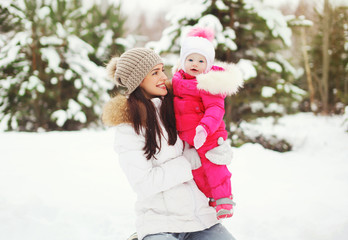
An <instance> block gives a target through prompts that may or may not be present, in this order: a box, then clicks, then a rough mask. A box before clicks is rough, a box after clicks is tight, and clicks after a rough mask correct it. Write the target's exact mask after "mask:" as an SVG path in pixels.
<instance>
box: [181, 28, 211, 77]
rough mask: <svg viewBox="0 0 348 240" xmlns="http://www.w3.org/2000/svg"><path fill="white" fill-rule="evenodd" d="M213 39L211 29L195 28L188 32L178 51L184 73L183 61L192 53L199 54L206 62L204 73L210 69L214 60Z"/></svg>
mask: <svg viewBox="0 0 348 240" xmlns="http://www.w3.org/2000/svg"><path fill="white" fill-rule="evenodd" d="M213 39H214V32H213V31H212V30H211V29H208V28H201V27H195V28H192V29H191V30H190V32H189V33H188V34H187V37H186V38H185V39H184V40H183V42H182V44H181V49H180V64H181V68H182V69H183V70H184V71H185V72H186V69H185V59H186V58H187V56H188V55H190V54H192V53H199V54H201V55H203V56H204V57H205V59H206V60H207V68H206V69H205V72H208V71H209V70H210V69H211V67H212V66H213V62H214V58H215V49H214V45H213V43H212V41H213Z"/></svg>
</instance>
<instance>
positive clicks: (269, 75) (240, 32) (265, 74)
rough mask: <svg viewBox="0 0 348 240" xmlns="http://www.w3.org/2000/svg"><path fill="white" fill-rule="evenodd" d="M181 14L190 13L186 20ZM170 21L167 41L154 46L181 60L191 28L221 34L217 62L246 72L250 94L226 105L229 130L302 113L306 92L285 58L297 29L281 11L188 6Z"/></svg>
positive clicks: (222, 1)
mask: <svg viewBox="0 0 348 240" xmlns="http://www.w3.org/2000/svg"><path fill="white" fill-rule="evenodd" d="M180 9H187V11H183V13H182V14H180V13H181V12H180ZM168 18H169V20H171V24H170V27H168V28H167V29H165V30H164V31H163V37H162V39H161V40H160V41H159V42H157V43H150V44H149V45H148V46H150V47H153V48H154V49H155V50H156V51H158V52H161V53H162V54H172V53H174V54H178V53H179V49H180V39H181V38H182V36H185V34H186V31H187V29H188V28H190V27H192V26H196V25H199V26H203V27H210V28H212V29H213V30H214V31H215V41H216V42H215V46H216V59H217V60H220V61H227V62H232V63H237V65H238V66H239V67H240V68H241V69H242V70H243V72H244V74H245V85H244V88H243V89H242V90H241V91H240V92H239V93H238V94H237V95H236V96H232V97H228V98H227V99H226V114H225V121H226V122H227V126H232V125H233V122H234V123H238V122H240V121H250V120H252V119H255V118H257V117H266V116H281V115H283V114H286V113H291V112H295V111H297V105H296V103H297V104H298V103H299V102H300V101H301V99H302V96H303V95H304V94H305V92H304V91H303V90H302V89H300V88H299V87H297V86H296V79H297V71H296V69H295V68H294V67H293V66H292V65H291V64H290V62H289V61H288V60H287V59H286V58H285V57H284V49H286V48H288V47H289V46H290V45H291V29H290V28H289V26H288V24H287V19H286V18H285V16H284V15H283V14H282V13H281V12H280V11H278V10H276V9H274V8H270V7H266V6H265V5H263V4H262V3H261V2H260V1H251V0H200V1H189V2H185V3H183V5H182V6H179V7H178V8H175V9H173V12H171V13H169V14H168ZM232 131H234V130H232Z"/></svg>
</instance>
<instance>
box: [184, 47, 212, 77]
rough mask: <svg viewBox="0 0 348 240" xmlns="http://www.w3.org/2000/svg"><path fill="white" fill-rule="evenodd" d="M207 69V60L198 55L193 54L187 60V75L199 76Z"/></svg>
mask: <svg viewBox="0 0 348 240" xmlns="http://www.w3.org/2000/svg"><path fill="white" fill-rule="evenodd" d="M206 68H207V60H206V59H205V57H204V56H203V55H201V54H198V53H192V54H190V55H188V56H187V58H186V59H185V70H186V73H188V74H190V75H191V76H197V75H198V74H201V73H203V72H204V71H205V69H206Z"/></svg>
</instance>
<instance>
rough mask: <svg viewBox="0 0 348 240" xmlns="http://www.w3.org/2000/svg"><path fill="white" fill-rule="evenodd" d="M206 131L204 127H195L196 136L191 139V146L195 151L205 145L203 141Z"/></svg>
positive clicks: (205, 137)
mask: <svg viewBox="0 0 348 240" xmlns="http://www.w3.org/2000/svg"><path fill="white" fill-rule="evenodd" d="M207 135H208V134H207V131H205V129H204V127H202V126H201V125H198V126H197V127H196V135H195V137H194V138H193V144H194V145H195V148H196V149H199V148H200V147H202V146H203V144H204V143H205V140H206V139H207Z"/></svg>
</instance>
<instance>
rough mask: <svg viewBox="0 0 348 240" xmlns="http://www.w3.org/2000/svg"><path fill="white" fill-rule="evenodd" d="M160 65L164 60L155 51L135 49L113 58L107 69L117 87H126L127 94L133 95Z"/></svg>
mask: <svg viewBox="0 0 348 240" xmlns="http://www.w3.org/2000/svg"><path fill="white" fill-rule="evenodd" d="M160 63H163V60H162V59H161V57H160V56H159V55H158V54H157V53H155V52H154V51H152V50H150V49H147V48H133V49H131V50H128V51H126V52H125V53H123V54H122V55H121V57H119V58H118V57H114V58H112V59H111V60H110V62H109V63H108V64H107V66H106V69H107V71H108V74H109V77H110V78H112V79H113V80H114V81H115V83H116V85H117V86H123V87H126V88H127V94H131V93H132V92H133V91H134V90H135V89H136V88H137V87H138V86H139V85H140V83H141V82H142V81H143V80H144V78H145V77H146V75H147V74H148V73H149V72H150V71H151V69H152V68H153V67H154V66H156V65H157V64H160Z"/></svg>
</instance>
